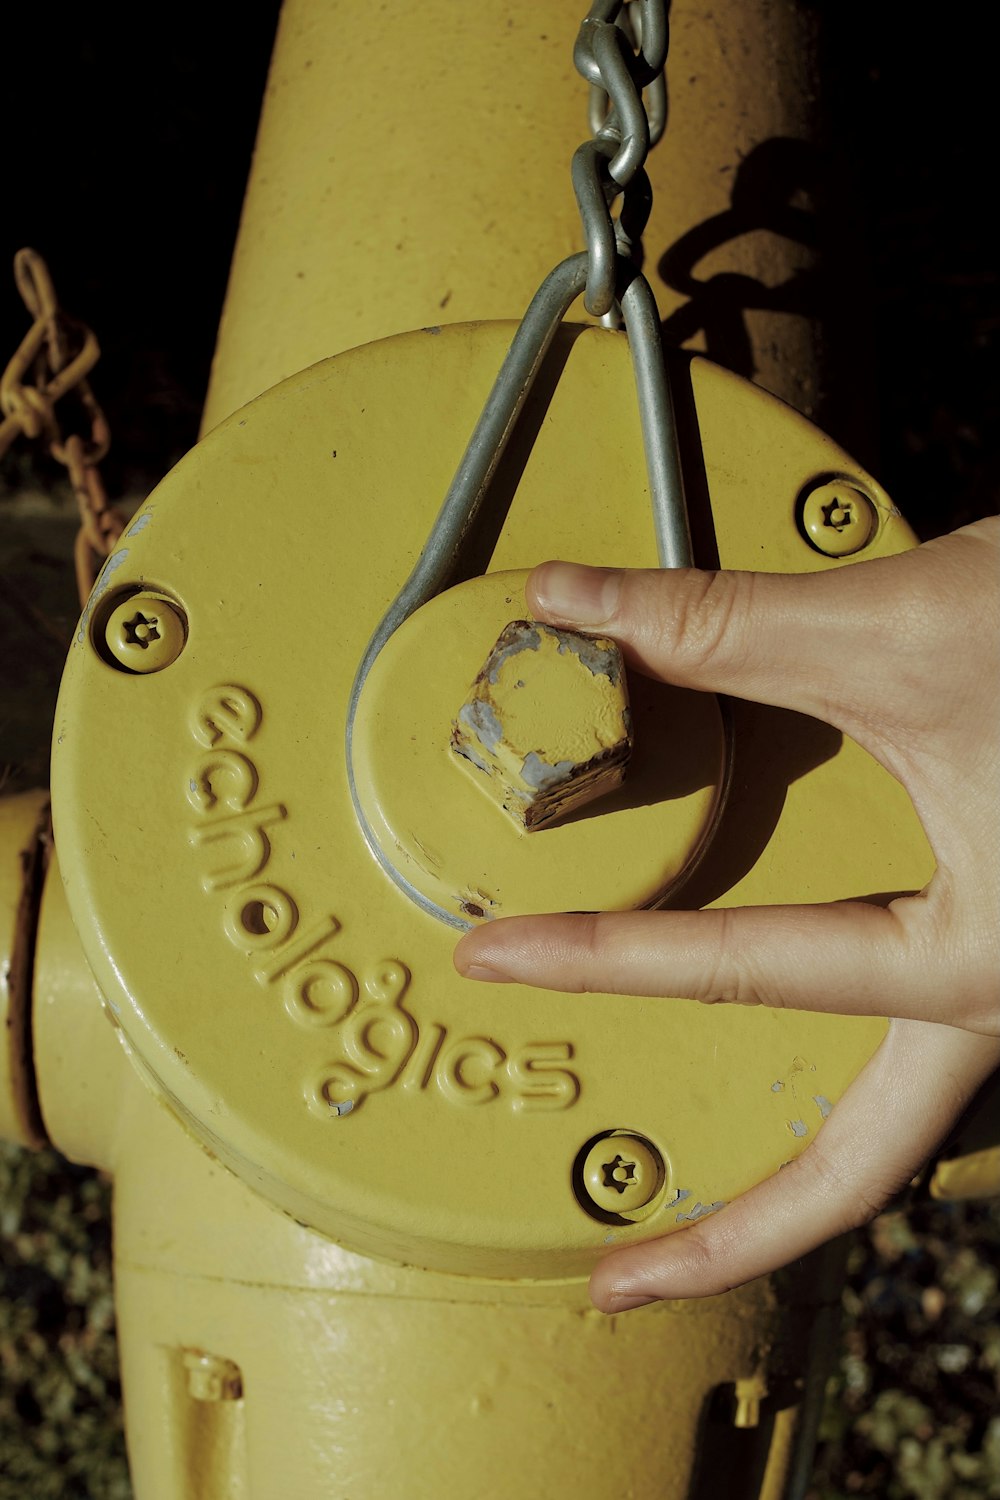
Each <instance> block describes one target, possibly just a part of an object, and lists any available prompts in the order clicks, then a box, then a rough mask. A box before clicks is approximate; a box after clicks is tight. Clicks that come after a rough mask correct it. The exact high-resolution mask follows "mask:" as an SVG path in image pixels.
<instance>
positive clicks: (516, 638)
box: [479, 620, 542, 688]
mask: <svg viewBox="0 0 1000 1500" xmlns="http://www.w3.org/2000/svg"><path fill="white" fill-rule="evenodd" d="M515 623H516V625H517V630H516V634H515V633H514V631H515V626H514V625H508V626H507V629H506V630H505V631H504V632H503V635H501V637H500V640H499V641H497V643H496V645H495V646H494V647H493V650H492V651H491V652H490V654H489V656H488V657H487V659H486V665H485V666H484V667H483V670H482V672H480V674H479V675H480V677H481V678H482V677H483V676H485V678H486V680H487V682H490V683H492V684H493V686H494V687H495V686H496V684H497V682H498V681H499V678H500V673H501V671H502V669H503V665H504V663H505V662H506V661H508V660H509V658H510V657H512V656H517V655H519V653H520V652H522V651H537V650H538V649H539V647H540V646H541V644H542V637H541V635H540V633H539V631H538V629H537V627H536V626H534V625H529V624H528V623H527V621H526V620H522V621H519V622H515ZM508 634H509V635H510V640H507V639H506V638H507V636H508ZM504 641H506V644H503V645H502V644H501V642H504ZM514 686H515V687H519V688H523V687H524V678H523V677H519V678H518V680H517V682H516V683H515V684H514Z"/></svg>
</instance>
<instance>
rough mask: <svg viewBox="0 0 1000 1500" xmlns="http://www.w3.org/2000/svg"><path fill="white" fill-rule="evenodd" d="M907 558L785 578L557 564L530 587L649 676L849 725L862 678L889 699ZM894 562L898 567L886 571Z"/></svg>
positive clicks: (548, 612)
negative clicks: (884, 683) (885, 681)
mask: <svg viewBox="0 0 1000 1500" xmlns="http://www.w3.org/2000/svg"><path fill="white" fill-rule="evenodd" d="M907 561H908V559H907V558H892V559H887V560H879V561H876V562H871V563H863V564H856V565H855V566H853V567H851V568H848V569H844V570H842V571H838V572H836V573H833V574H787V575H781V574H770V573H737V572H720V573H706V572H700V571H698V570H696V569H693V568H677V569H670V570H668V571H661V570H653V569H650V570H640V569H635V570H617V569H605V568H586V567H582V566H580V565H578V564H575V563H563V562H548V563H542V565H541V566H540V567H538V568H536V569H535V570H534V572H533V573H532V574H531V576H530V578H529V580H528V583H527V586H526V589H525V595H526V598H527V602H528V607H529V608H530V609H531V610H532V611H533V613H534V614H535V615H536V616H537V617H538V618H539V619H542V620H547V621H550V622H552V623H556V624H563V625H571V626H574V627H582V628H584V629H589V630H594V629H600V630H602V631H604V632H606V633H607V634H608V635H610V636H612V637H613V638H614V639H615V640H617V641H618V642H619V643H620V644H621V645H622V647H623V648H624V649H625V651H626V654H627V655H628V656H629V658H630V660H631V661H632V662H633V664H635V665H637V666H638V667H639V668H640V669H641V670H642V671H644V672H646V673H648V674H650V675H652V676H656V677H662V678H664V679H666V680H667V681H669V682H673V683H677V684H680V685H682V686H686V687H694V688H701V689H704V690H707V691H711V692H720V693H728V694H730V695H731V696H734V697H737V698H749V699H752V700H753V701H755V702H759V703H771V704H775V705H777V706H778V707H783V708H793V709H799V710H802V711H804V712H807V713H811V714H814V715H818V716H820V717H823V718H827V719H828V720H829V721H830V722H831V723H835V724H837V726H838V727H839V728H844V727H846V724H844V723H842V722H841V717H842V711H843V709H844V708H845V707H849V706H850V705H852V704H853V703H854V701H855V699H856V697H857V693H858V684H859V682H860V683H861V684H863V686H864V687H865V688H866V689H867V691H868V692H869V693H870V694H871V695H873V701H877V699H878V698H879V697H880V696H882V693H881V689H880V687H879V682H880V680H881V679H882V678H883V676H884V675H885V672H886V670H887V668H886V666H885V665H884V664H885V663H886V661H887V658H888V657H889V654H890V648H891V645H892V637H893V636H894V635H895V634H896V633H897V631H898V624H897V620H896V616H895V613H894V611H893V609H892V608H891V603H890V596H891V598H895V597H896V595H897V594H898V591H899V588H900V585H901V584H902V583H903V579H902V578H901V577H900V568H901V567H903V568H904V569H905V566H906V563H907ZM887 562H888V563H889V564H890V566H891V567H893V568H894V569H895V571H890V572H888V573H887V572H886V563H887ZM846 642H849V643H850V649H845V643H846ZM869 657H870V661H869Z"/></svg>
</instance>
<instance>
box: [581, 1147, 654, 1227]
mask: <svg viewBox="0 0 1000 1500" xmlns="http://www.w3.org/2000/svg"><path fill="white" fill-rule="evenodd" d="M663 1181H664V1167H663V1160H662V1158H661V1157H660V1153H659V1152H658V1151H657V1150H656V1148H655V1147H654V1146H652V1145H651V1144H650V1142H649V1141H645V1140H643V1139H642V1137H641V1136H637V1135H631V1134H629V1133H627V1132H622V1133H620V1134H615V1135H610V1136H605V1137H604V1138H603V1139H602V1140H599V1141H598V1142H597V1144H596V1145H594V1146H592V1147H591V1148H590V1150H589V1151H588V1152H587V1155H586V1157H585V1159H584V1163H583V1186H584V1190H585V1191H586V1193H587V1196H588V1197H589V1198H590V1200H591V1201H592V1203H593V1204H594V1206H595V1207H596V1208H599V1209H601V1210H602V1211H603V1212H604V1213H612V1214H629V1213H635V1212H636V1211H637V1210H638V1209H641V1208H646V1207H647V1205H648V1204H650V1203H652V1201H653V1199H654V1198H655V1197H656V1195H657V1194H658V1193H659V1191H660V1188H661V1187H662V1186H663Z"/></svg>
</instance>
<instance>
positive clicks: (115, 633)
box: [104, 591, 185, 672]
mask: <svg viewBox="0 0 1000 1500" xmlns="http://www.w3.org/2000/svg"><path fill="white" fill-rule="evenodd" d="M184 638H185V626H184V621H183V619H182V618H181V615H180V613H179V612H178V610H177V609H176V608H175V607H174V606H173V605H172V604H171V602H170V601H169V599H162V598H158V597H157V596H156V595H155V594H150V593H148V592H146V591H143V592H142V593H138V594H133V595H132V596H131V597H130V598H128V599H126V600H125V601H124V602H123V603H122V604H119V605H118V607H117V609H115V610H114V611H113V613H112V615H111V618H110V619H109V620H108V622H107V625H106V626H105V629H104V640H105V644H106V646H107V648H108V650H109V651H110V653H111V655H112V656H113V657H114V658H115V660H116V661H117V662H118V663H119V664H120V665H121V666H123V667H125V669H126V670H127V671H129V672H162V671H163V669H164V667H169V666H170V663H171V662H174V661H176V660H177V658H178V656H180V654H181V652H182V651H183V650H184Z"/></svg>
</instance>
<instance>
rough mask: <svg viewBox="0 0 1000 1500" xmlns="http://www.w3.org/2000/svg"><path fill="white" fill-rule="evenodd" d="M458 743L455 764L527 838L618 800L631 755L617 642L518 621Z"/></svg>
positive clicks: (483, 679) (458, 727)
mask: <svg viewBox="0 0 1000 1500" xmlns="http://www.w3.org/2000/svg"><path fill="white" fill-rule="evenodd" d="M511 586H512V587H514V585H513V583H512V585H511ZM517 591H518V592H519V593H520V592H521V588H520V585H518V586H517ZM473 613H478V611H477V610H475V608H474V607H473ZM435 659H436V658H435ZM449 744H450V748H451V750H452V752H453V754H454V756H455V760H454V764H455V765H456V766H457V767H459V768H460V769H461V770H463V771H465V772H467V773H468V774H469V775H471V778H472V781H473V783H474V784H475V785H477V786H479V787H480V788H481V789H482V790H483V791H485V792H486V793H487V794H488V795H489V796H490V797H491V798H492V800H493V801H494V802H495V803H496V804H497V806H498V807H500V808H502V809H503V811H504V812H505V813H507V815H508V816H509V817H510V818H511V819H512V820H513V822H514V825H515V827H517V828H518V829H522V830H523V831H524V832H526V833H530V832H532V831H534V830H535V829H539V828H543V827H547V826H549V825H550V824H551V823H553V822H555V821H557V820H559V819H562V818H564V817H565V816H566V814H567V813H569V812H575V811H576V810H577V809H578V808H580V807H585V806H586V805H587V803H588V802H592V801H593V800H594V799H595V798H596V797H601V796H603V795H604V794H605V793H606V792H613V791H614V790H615V789H616V788H617V787H619V786H621V784H622V781H623V780H624V778H625V772H626V770H627V769H628V763H629V761H630V759H631V756H632V717H631V713H630V710H629V701H628V685H627V682H626V675H625V664H624V662H623V660H622V654H621V650H620V648H619V646H618V644H617V642H615V641H612V640H608V639H606V638H605V637H601V636H585V635H579V634H577V633H576V632H575V631H570V630H556V629H555V628H554V627H553V626H551V625H539V624H537V623H535V622H533V621H531V620H512V621H510V623H509V624H507V625H505V626H504V629H503V630H502V631H501V633H500V635H499V636H498V637H497V640H496V642H495V643H494V646H493V648H492V650H491V651H490V654H489V656H488V657H487V658H486V661H485V662H484V663H483V665H482V666H481V667H480V669H479V671H478V673H477V674H476V679H475V682H474V683H473V684H472V686H471V687H470V688H469V690H468V697H467V698H466V701H465V703H463V705H462V707H461V708H460V709H459V711H458V715H457V717H456V718H455V719H453V720H452V726H451V734H450V737H449Z"/></svg>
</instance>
